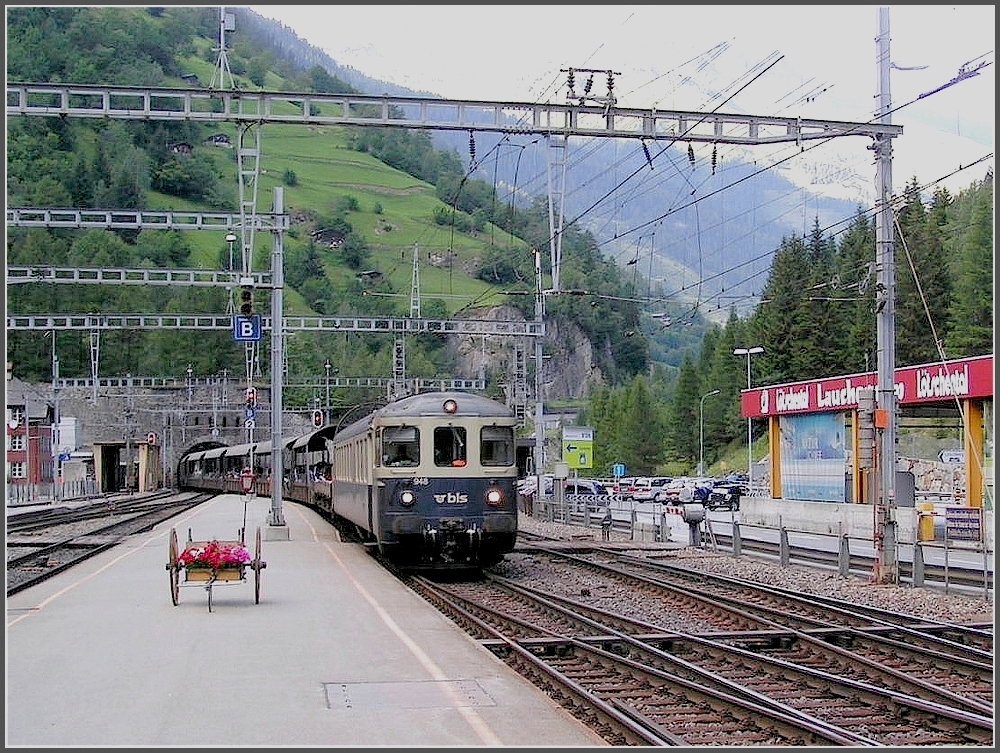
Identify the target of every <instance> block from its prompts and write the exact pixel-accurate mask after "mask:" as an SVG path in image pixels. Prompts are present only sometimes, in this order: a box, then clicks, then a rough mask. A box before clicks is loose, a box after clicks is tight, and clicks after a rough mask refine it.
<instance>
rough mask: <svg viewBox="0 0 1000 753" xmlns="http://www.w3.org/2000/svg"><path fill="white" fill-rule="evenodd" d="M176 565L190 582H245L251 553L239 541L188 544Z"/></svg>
mask: <svg viewBox="0 0 1000 753" xmlns="http://www.w3.org/2000/svg"><path fill="white" fill-rule="evenodd" d="M177 561H178V563H179V564H180V565H182V566H183V567H184V577H185V580H188V581H203V582H208V581H210V580H242V579H243V577H244V572H245V567H246V566H247V565H248V564H250V552H248V551H247V548H246V547H245V546H243V543H242V542H239V541H219V540H217V539H213V540H212V541H189V542H188V544H187V547H186V548H185V549H184V551H183V552H181V554H180V556H179V557H178V558H177Z"/></svg>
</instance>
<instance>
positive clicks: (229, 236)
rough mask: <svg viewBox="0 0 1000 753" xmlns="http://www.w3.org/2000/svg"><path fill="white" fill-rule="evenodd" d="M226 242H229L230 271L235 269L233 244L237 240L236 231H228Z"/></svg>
mask: <svg viewBox="0 0 1000 753" xmlns="http://www.w3.org/2000/svg"><path fill="white" fill-rule="evenodd" d="M226 242H227V243H229V271H230V272H232V271H233V244H234V243H235V242H236V233H226Z"/></svg>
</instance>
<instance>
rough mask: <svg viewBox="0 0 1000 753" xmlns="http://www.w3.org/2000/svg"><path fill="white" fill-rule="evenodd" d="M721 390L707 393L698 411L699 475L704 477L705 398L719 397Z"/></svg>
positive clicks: (702, 398)
mask: <svg viewBox="0 0 1000 753" xmlns="http://www.w3.org/2000/svg"><path fill="white" fill-rule="evenodd" d="M718 394H719V390H712V391H711V392H706V393H705V394H704V395H702V396H701V406H700V407H699V409H698V426H699V427H700V428H699V433H698V475H699V476H702V475H704V474H705V398H706V397H711V396H712V395H718Z"/></svg>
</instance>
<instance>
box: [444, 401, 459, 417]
mask: <svg viewBox="0 0 1000 753" xmlns="http://www.w3.org/2000/svg"><path fill="white" fill-rule="evenodd" d="M441 408H442V410H444V412H445V413H455V412H457V411H458V403H456V402H455V401H454V400H452V399H451V398H448V399H447V400H445V401H444V403H443V404H442V405H441Z"/></svg>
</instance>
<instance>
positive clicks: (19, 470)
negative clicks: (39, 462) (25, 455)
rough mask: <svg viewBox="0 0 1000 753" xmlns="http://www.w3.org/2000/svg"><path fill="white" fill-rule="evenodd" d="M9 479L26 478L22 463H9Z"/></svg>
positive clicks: (25, 468)
mask: <svg viewBox="0 0 1000 753" xmlns="http://www.w3.org/2000/svg"><path fill="white" fill-rule="evenodd" d="M10 477H11V478H28V473H27V466H26V465H25V464H24V463H11V464H10Z"/></svg>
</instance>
